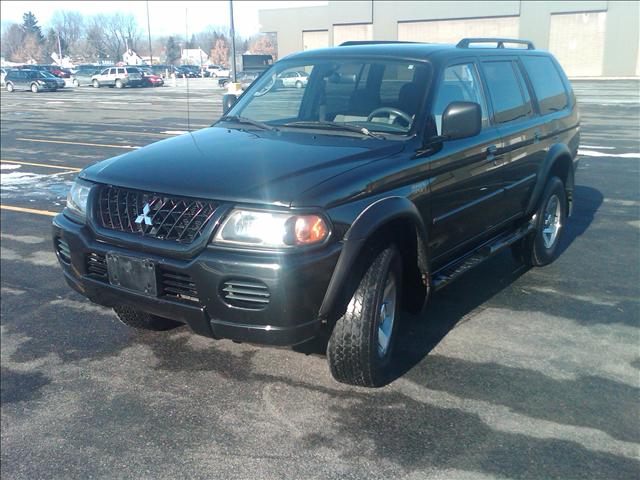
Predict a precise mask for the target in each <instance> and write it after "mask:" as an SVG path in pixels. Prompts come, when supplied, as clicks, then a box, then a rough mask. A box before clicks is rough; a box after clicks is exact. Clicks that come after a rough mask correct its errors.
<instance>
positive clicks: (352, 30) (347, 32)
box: [333, 23, 373, 45]
mask: <svg viewBox="0 0 640 480" xmlns="http://www.w3.org/2000/svg"><path fill="white" fill-rule="evenodd" d="M349 40H373V26H372V25H371V24H370V23H358V24H353V25H334V26H333V44H334V45H340V44H341V43H344V42H348V41H349Z"/></svg>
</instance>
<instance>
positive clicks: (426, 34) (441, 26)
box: [398, 17, 520, 44]
mask: <svg viewBox="0 0 640 480" xmlns="http://www.w3.org/2000/svg"><path fill="white" fill-rule="evenodd" d="M519 29H520V22H519V18H518V17H494V18H464V19H459V20H430V21H422V22H400V23H398V40H403V41H407V42H429V43H453V44H455V43H458V41H460V39H461V38H464V37H507V38H518V31H519Z"/></svg>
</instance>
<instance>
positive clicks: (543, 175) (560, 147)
mask: <svg viewBox="0 0 640 480" xmlns="http://www.w3.org/2000/svg"><path fill="white" fill-rule="evenodd" d="M560 157H568V158H569V160H570V161H572V158H573V156H572V155H571V151H570V150H569V147H567V146H566V145H565V144H563V143H556V144H555V145H553V146H552V147H551V148H550V149H549V153H547V157H546V158H545V160H544V163H543V164H542V167H541V168H540V172H539V173H538V178H537V179H536V184H535V186H534V187H533V192H532V193H531V198H529V204H528V205H527V210H526V212H527V214H532V213H533V212H535V211H536V209H537V207H538V202H539V201H540V197H541V196H542V192H543V191H544V187H545V185H546V184H547V180H548V177H549V172H551V169H552V168H553V166H554V165H555V163H556V161H557V160H558V159H559V158H560ZM567 175H568V176H567V184H566V185H565V187H567V188H571V189H573V176H574V172H573V168H569V172H568V174H567Z"/></svg>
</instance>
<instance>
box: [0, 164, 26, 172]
mask: <svg viewBox="0 0 640 480" xmlns="http://www.w3.org/2000/svg"><path fill="white" fill-rule="evenodd" d="M21 166H22V165H15V164H11V163H3V164H0V170H15V169H17V168H20V167H21Z"/></svg>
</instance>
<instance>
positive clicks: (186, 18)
mask: <svg viewBox="0 0 640 480" xmlns="http://www.w3.org/2000/svg"><path fill="white" fill-rule="evenodd" d="M188 12H189V9H187V8H185V9H184V50H187V47H188V46H189V15H188ZM184 50H183V55H184ZM184 79H185V80H186V81H187V130H188V131H189V133H191V119H190V118H189V75H188V74H186V73H185V74H184Z"/></svg>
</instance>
